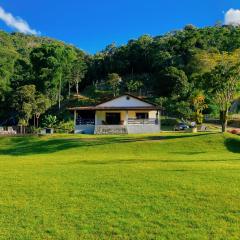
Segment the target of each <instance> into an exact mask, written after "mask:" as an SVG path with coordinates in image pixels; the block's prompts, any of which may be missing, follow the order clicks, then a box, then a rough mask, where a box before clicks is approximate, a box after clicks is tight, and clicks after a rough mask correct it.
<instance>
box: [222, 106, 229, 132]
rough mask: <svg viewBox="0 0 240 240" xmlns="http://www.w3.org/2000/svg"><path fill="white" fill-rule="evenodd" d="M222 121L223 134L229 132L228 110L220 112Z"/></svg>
mask: <svg viewBox="0 0 240 240" xmlns="http://www.w3.org/2000/svg"><path fill="white" fill-rule="evenodd" d="M220 120H221V125H222V132H223V133H224V132H226V130H227V123H228V110H226V111H220Z"/></svg>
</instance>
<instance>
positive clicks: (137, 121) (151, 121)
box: [128, 118, 158, 125]
mask: <svg viewBox="0 0 240 240" xmlns="http://www.w3.org/2000/svg"><path fill="white" fill-rule="evenodd" d="M128 124H130V125H131V124H132V125H134V124H149V125H157V124H158V119H156V118H148V119H137V118H129V119H128Z"/></svg>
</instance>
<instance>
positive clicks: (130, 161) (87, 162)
mask: <svg viewBox="0 0 240 240" xmlns="http://www.w3.org/2000/svg"><path fill="white" fill-rule="evenodd" d="M239 160H240V159H239V158H236V159H215V160H212V159H200V160H191V159H190V160H164V159H160V160H143V159H127V160H126V159H120V160H104V161H102V160H78V161H72V162H68V163H62V164H63V165H74V164H76V165H115V164H117V165H119V164H139V163H141V164H145V163H147V164H149V163H154V164H161V163H211V162H213V163H214V162H228V161H239ZM238 171H240V170H239V169H238Z"/></svg>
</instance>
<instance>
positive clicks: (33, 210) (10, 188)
mask: <svg viewBox="0 0 240 240" xmlns="http://www.w3.org/2000/svg"><path fill="white" fill-rule="evenodd" d="M0 193H1V195H0V239H4V240H6V239H18V240H19V239H24V240H25V239H34V240H35V239H239V238H240V231H239V229H240V138H239V137H235V136H232V135H229V134H225V135H223V134H218V133H214V134H212V133H202V134H181V133H177V134H170V133H169V134H160V135H139V136H77V135H55V136H50V137H25V138H23V137H6V138H0Z"/></svg>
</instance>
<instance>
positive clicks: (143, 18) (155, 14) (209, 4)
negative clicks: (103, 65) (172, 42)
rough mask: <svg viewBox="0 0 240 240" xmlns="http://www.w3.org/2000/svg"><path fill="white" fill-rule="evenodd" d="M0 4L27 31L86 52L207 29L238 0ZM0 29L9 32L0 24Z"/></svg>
mask: <svg viewBox="0 0 240 240" xmlns="http://www.w3.org/2000/svg"><path fill="white" fill-rule="evenodd" d="M0 6H1V7H2V8H3V9H4V10H5V11H6V12H8V13H11V14H12V15H13V16H15V17H17V16H18V17H20V18H22V19H24V20H25V21H26V22H27V23H28V24H29V26H30V27H31V29H35V30H36V31H39V32H41V35H42V36H49V37H52V38H56V39H59V40H62V41H65V42H67V43H71V44H74V45H76V46H77V47H79V48H81V49H83V50H85V51H87V52H89V53H95V52H97V51H100V50H102V49H103V48H104V47H105V46H106V45H107V44H110V43H112V42H115V43H116V44H118V45H121V44H124V43H126V42H127V41H128V40H129V39H134V38H137V37H139V36H140V35H142V34H150V35H153V36H155V35H161V34H164V33H166V32H169V31H172V30H177V29H181V28H182V27H184V26H185V25H186V24H189V23H192V24H194V25H196V26H198V27H204V26H212V25H214V24H215V23H216V22H217V21H219V20H221V21H223V20H224V12H227V11H228V10H229V9H231V8H233V9H240V1H239V0H118V1H117V0H68V1H66V0H58V1H57V0H41V1H40V0H35V1H33V0H11V1H9V0H1V1H0ZM0 28H1V29H3V30H6V31H13V29H12V28H11V27H9V26H7V25H6V24H5V23H4V22H3V21H1V20H0Z"/></svg>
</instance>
